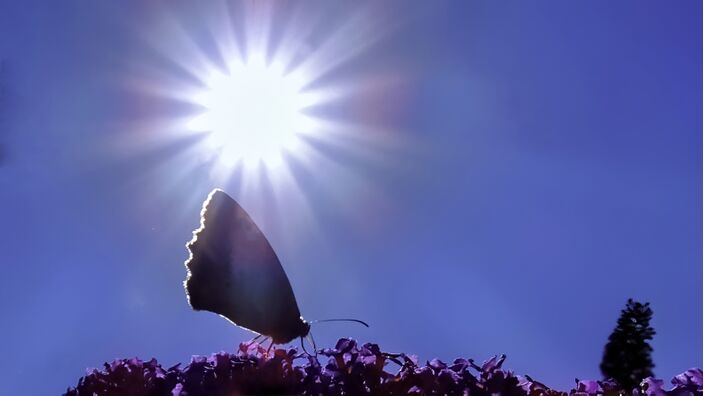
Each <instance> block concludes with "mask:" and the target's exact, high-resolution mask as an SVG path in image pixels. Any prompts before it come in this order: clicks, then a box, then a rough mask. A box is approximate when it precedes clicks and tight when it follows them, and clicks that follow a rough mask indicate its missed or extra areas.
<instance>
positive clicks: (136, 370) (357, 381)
mask: <svg viewBox="0 0 704 396" xmlns="http://www.w3.org/2000/svg"><path fill="white" fill-rule="evenodd" d="M504 359H505V356H503V355H502V356H495V357H493V358H491V359H489V360H487V361H485V362H484V363H482V364H481V365H480V364H476V363H475V362H474V361H472V360H471V359H469V360H467V359H455V361H454V362H452V363H444V362H442V361H440V360H437V359H433V360H432V361H430V362H426V363H425V364H422V365H421V364H418V362H417V359H415V358H414V357H412V356H409V355H406V354H403V353H385V352H382V351H381V350H380V349H379V346H378V345H376V344H364V345H362V346H359V345H357V343H356V341H354V340H351V339H347V338H342V339H340V340H339V341H338V342H337V345H335V348H333V349H323V350H321V351H320V353H319V355H318V356H317V357H315V356H310V355H307V354H304V353H299V351H298V350H297V349H296V348H289V349H274V350H271V351H270V352H269V353H268V354H267V351H266V348H264V347H262V346H261V345H259V344H257V343H243V344H240V347H239V350H238V351H237V352H235V353H227V352H220V353H216V354H214V355H212V356H210V357H205V356H194V357H193V358H192V359H191V362H190V363H189V364H188V365H187V366H185V367H183V368H181V367H180V366H181V365H180V364H177V365H175V366H173V367H170V368H167V369H164V368H162V367H161V365H159V364H158V363H157V361H156V360H155V359H152V360H149V361H142V360H139V359H136V358H135V359H121V360H115V361H113V362H112V363H110V364H108V363H106V364H105V365H104V369H103V370H97V369H94V370H92V371H90V372H89V373H88V374H87V375H86V376H85V377H83V378H81V379H80V380H79V381H78V386H76V387H75V388H69V389H68V390H67V391H66V393H65V395H80V396H83V395H167V396H186V395H188V396H196V395H223V396H224V395H228V396H231V395H342V394H344V395H445V394H447V395H530V396H533V395H535V396H539V395H568V394H569V395H614V396H615V395H619V389H618V386H617V385H616V382H613V381H577V382H576V385H575V388H574V389H572V390H570V391H569V392H562V391H556V390H552V389H549V388H548V387H546V386H545V385H543V384H541V383H540V382H538V381H535V380H534V379H532V378H531V377H529V376H527V375H525V376H521V375H514V374H513V373H512V372H511V371H506V370H504V369H502V364H503V363H504ZM671 383H672V386H667V388H669V389H667V390H666V389H665V388H666V386H665V385H664V383H663V381H662V380H658V379H654V378H646V379H643V381H642V382H640V384H639V386H638V388H636V389H633V390H630V389H629V390H628V391H627V392H624V393H622V394H627V395H648V396H662V395H677V396H685V395H701V394H702V370H701V369H690V370H687V371H686V372H684V373H682V374H680V375H678V376H676V377H675V378H673V379H672V381H671Z"/></svg>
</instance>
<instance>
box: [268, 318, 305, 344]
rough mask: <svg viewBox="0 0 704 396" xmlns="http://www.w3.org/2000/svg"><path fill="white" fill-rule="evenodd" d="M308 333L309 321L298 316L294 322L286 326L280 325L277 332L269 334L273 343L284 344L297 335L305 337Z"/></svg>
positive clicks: (297, 336)
mask: <svg viewBox="0 0 704 396" xmlns="http://www.w3.org/2000/svg"><path fill="white" fill-rule="evenodd" d="M309 333H310V322H307V321H306V320H305V319H303V318H302V317H299V319H298V320H297V321H295V323H291V324H290V325H288V326H282V327H281V329H280V330H279V331H278V334H277V333H274V334H270V336H271V338H272V340H273V341H274V344H286V343H288V342H290V341H291V340H294V339H296V338H299V337H305V336H307V335H308V334H309Z"/></svg>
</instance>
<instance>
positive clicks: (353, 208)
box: [0, 1, 702, 394]
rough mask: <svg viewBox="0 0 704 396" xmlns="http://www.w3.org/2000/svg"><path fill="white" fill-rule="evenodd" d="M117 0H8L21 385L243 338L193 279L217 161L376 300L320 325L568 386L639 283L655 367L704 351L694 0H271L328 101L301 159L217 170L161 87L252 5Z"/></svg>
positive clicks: (333, 311)
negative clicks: (192, 246)
mask: <svg viewBox="0 0 704 396" xmlns="http://www.w3.org/2000/svg"><path fill="white" fill-rule="evenodd" d="M120 4H121V6H119V7H118V6H117V3H113V4H112V5H108V3H106V2H87V1H83V2H79V1H68V2H32V1H30V2H3V3H2V4H1V5H0V58H2V59H3V60H4V62H5V67H4V70H3V72H2V74H1V75H0V76H1V77H0V78H2V80H1V81H0V85H1V86H2V95H3V97H2V102H0V103H2V106H3V108H2V109H1V111H2V113H0V116H1V121H0V128H1V129H0V131H1V132H2V134H1V135H0V145H1V150H2V153H3V154H2V161H3V162H2V163H0V218H2V220H3V224H4V227H3V230H2V234H1V235H0V241H2V242H1V244H2V251H3V259H2V262H3V274H2V277H0V304H2V312H3V313H4V315H5V320H4V321H3V323H4V324H3V326H0V335H2V339H3V345H4V346H3V348H2V350H3V351H4V354H5V359H3V360H1V361H0V372H2V373H3V374H2V375H0V389H3V390H4V392H7V394H19V393H23V392H22V389H31V390H32V391H31V392H29V393H32V394H57V393H59V392H61V391H63V390H64V389H65V388H66V387H67V386H70V385H75V383H76V381H77V380H78V378H79V377H80V376H81V375H83V373H84V370H85V369H86V368H87V367H99V366H101V365H102V363H103V362H104V361H106V360H111V359H113V358H117V357H132V356H139V357H141V358H146V359H148V358H151V357H156V358H157V359H159V360H160V361H161V362H163V364H165V365H172V364H175V363H177V362H186V361H188V359H189V358H190V356H191V355H193V354H209V353H211V352H216V351H219V350H223V349H225V350H231V349H232V348H233V347H234V346H235V345H236V344H237V343H239V342H241V341H244V340H247V339H249V338H251V334H250V333H248V332H245V331H242V330H240V329H237V328H235V327H233V326H231V325H229V324H228V323H227V322H226V321H225V320H223V319H221V318H219V317H217V316H216V315H213V314H209V313H196V312H193V311H192V310H191V309H190V308H189V307H188V305H187V303H186V298H185V295H184V292H183V289H182V284H181V282H182V281H183V279H184V277H185V268H184V267H183V261H184V260H185V259H186V255H187V252H186V249H185V247H184V244H185V242H186V241H188V240H189V239H190V237H191V231H192V230H193V229H194V228H196V227H197V226H198V213H199V210H200V205H201V202H202V200H203V199H205V197H206V195H207V193H208V192H209V191H210V190H211V189H212V188H215V187H220V188H223V189H224V190H225V191H227V192H228V193H229V194H230V195H232V196H233V197H234V198H235V199H237V200H238V201H239V202H240V203H241V204H242V206H243V207H244V208H245V209H246V210H247V211H248V212H249V213H250V215H251V216H252V218H253V219H255V221H257V223H258V224H259V225H260V228H261V229H262V230H263V232H264V233H265V234H266V235H267V237H268V239H269V240H270V242H271V244H272V246H273V247H274V249H275V250H276V251H277V253H278V255H279V257H280V259H281V262H282V263H283V265H284V267H285V270H286V272H287V273H288V276H289V279H290V280H291V284H292V286H293V289H294V292H295V293H296V296H297V299H298V304H299V307H300V309H301V312H302V314H303V316H304V317H305V318H307V319H323V318H330V317H356V318H359V319H363V320H365V321H367V322H369V323H370V324H371V326H372V327H371V328H370V329H366V328H363V327H361V326H357V325H355V324H346V323H329V324H328V323H326V324H320V325H318V326H315V327H314V328H313V331H314V334H315V337H316V341H317V342H318V344H319V345H321V346H324V345H330V344H331V343H333V342H334V340H335V339H337V338H338V337H341V336H351V337H355V338H357V339H358V340H360V341H361V342H367V341H372V342H377V343H379V344H380V345H381V347H382V349H385V350H389V351H404V352H407V353H415V354H418V355H419V356H420V358H421V359H430V358H432V357H439V358H441V359H444V360H451V359H453V358H455V357H459V356H463V357H472V358H474V359H476V360H483V359H486V358H489V357H491V356H493V355H494V354H499V353H506V354H507V355H508V359H507V361H506V363H505V367H507V368H510V369H512V370H514V371H516V372H517V373H522V374H529V375H531V376H532V377H533V378H535V379H537V380H539V381H543V382H545V383H546V384H548V385H549V386H553V387H557V388H561V389H569V388H570V386H571V385H572V384H573V380H574V378H575V377H578V378H599V377H600V373H599V370H598V366H599V362H600V360H601V354H602V352H603V346H604V344H605V343H606V340H607V338H608V336H609V334H610V332H611V330H612V329H613V327H614V326H615V324H616V320H617V318H618V314H619V311H620V309H621V308H622V307H623V306H624V304H625V303H626V300H627V299H628V298H629V297H633V298H635V299H637V300H640V301H648V302H650V303H651V305H652V308H653V310H654V319H653V322H652V325H653V326H654V327H655V329H656V331H657V335H656V336H655V339H654V341H653V342H652V345H653V347H654V354H653V358H654V362H655V364H656V367H655V373H656V375H657V376H659V377H662V378H664V379H665V380H666V381H669V379H670V378H671V377H672V376H674V375H675V374H678V373H680V372H682V371H684V370H685V369H687V368H689V367H692V366H699V367H701V365H702V355H701V351H702V281H701V280H702V245H701V241H702V223H701V219H702V195H701V194H702V184H701V183H702V173H701V170H702V166H701V164H702V157H701V147H702V133H701V131H702V124H701V120H702V91H701V87H702V75H701V70H702V69H701V67H702V52H701V50H702V42H701V37H702V36H701V31H702V21H701V15H702V8H701V7H702V5H701V2H696V1H680V2H675V3H673V2H665V1H620V2H611V1H592V2H579V3H576V2H569V3H566V2H560V1H540V2H531V3H527V2H520V1H513V2H508V1H481V2H480V1H477V2H462V1H456V2H447V3H443V4H444V5H437V3H433V4H435V7H431V6H430V5H428V6H420V3H413V4H411V3H410V2H405V1H403V2H384V3H376V2H374V3H369V4H359V5H355V6H353V5H352V4H353V2H350V3H336V4H337V5H332V4H330V3H328V2H323V1H321V2H300V3H298V5H297V6H295V7H294V6H288V7H289V8H287V9H278V8H274V9H273V16H272V24H271V26H270V37H271V40H270V43H269V49H270V50H271V51H272V52H274V50H275V49H276V48H279V47H285V45H283V44H281V45H279V44H280V43H284V42H287V43H289V44H290V43H293V44H295V45H296V46H297V47H296V48H298V49H297V51H298V52H296V53H297V54H299V56H300V59H299V61H300V62H301V63H305V60H306V59H307V58H312V59H316V60H317V62H318V63H317V66H316V67H317V69H315V68H314V71H316V72H317V73H318V74H317V76H316V78H315V80H314V81H312V82H311V84H310V85H311V87H313V88H317V89H328V90H330V91H333V92H342V93H343V94H342V95H340V96H339V97H337V98H336V99H334V100H331V101H329V102H326V103H323V104H321V105H319V106H317V107H315V108H313V109H311V110H310V111H311V114H313V115H315V116H316V117H320V118H321V119H325V120H328V121H330V122H331V123H334V125H335V126H334V127H329V128H328V129H326V132H325V133H326V134H324V135H323V137H321V138H313V139H310V140H309V141H307V142H306V144H307V145H308V146H309V148H310V150H309V151H307V152H309V153H311V154H310V156H307V155H303V156H298V157H291V158H288V163H287V165H288V166H287V168H288V172H289V174H288V175H289V178H288V179H287V181H286V180H285V181H284V182H280V178H279V177H278V176H276V175H269V174H266V173H265V172H260V173H258V174H248V175H245V174H242V173H237V172H235V173H233V174H231V175H230V176H229V177H223V176H222V174H220V175H219V176H218V175H217V172H216V167H217V164H214V163H213V162H212V161H208V160H204V159H203V158H202V156H203V155H205V154H207V153H203V152H200V151H198V150H197V149H194V147H196V146H198V144H199V139H200V137H199V136H198V135H184V133H183V130H182V128H181V127H180V126H179V122H181V121H182V120H183V119H186V118H188V117H189V116H192V115H193V113H194V111H196V110H195V107H194V105H193V104H189V103H188V102H187V101H185V100H184V99H183V98H182V97H167V94H168V93H169V92H172V93H173V94H174V96H178V95H179V94H182V93H183V92H185V91H184V87H191V86H194V85H197V84H198V78H200V76H198V75H194V74H197V72H194V70H198V67H199V66H198V65H199V63H198V62H201V61H202V59H198V58H197V57H194V56H192V55H193V54H194V53H197V54H201V55H202V56H203V58H204V59H206V60H208V61H210V62H213V63H216V64H217V63H218V62H221V61H222V58H223V57H224V56H222V54H220V53H219V52H218V50H217V48H218V44H219V43H221V42H222V41H223V40H227V37H229V38H230V40H234V41H235V42H238V40H240V41H241V40H242V39H241V36H242V35H243V34H244V33H243V32H245V31H247V30H248V29H251V28H252V27H251V26H250V25H253V24H254V28H257V24H256V23H253V20H249V19H248V18H247V17H246V16H245V14H244V7H242V5H241V4H235V5H234V6H232V7H229V8H227V7H226V8H224V9H221V8H217V7H214V6H213V7H212V8H208V7H209V6H204V5H200V6H196V5H195V3H185V2H163V3H162V2H137V1H135V2H120ZM212 4H213V5H214V4H215V3H212ZM278 4H282V3H278ZM354 4H358V2H354ZM198 7H200V8H198ZM277 7H281V6H280V5H279V6H277ZM223 10H224V11H223ZM223 12H224V13H225V14H228V15H230V16H231V17H232V21H233V22H232V23H233V26H232V29H230V33H229V35H228V34H225V33H223V32H224V30H226V29H225V27H226V26H221V25H219V23H220V22H219V21H222V19H223V18H222V16H223ZM247 26H250V27H249V28H247ZM287 40H288V41H287ZM289 44H286V45H289ZM194 48H196V49H197V51H194V50H193V49H194ZM179 128H181V129H179ZM245 180H247V182H245Z"/></svg>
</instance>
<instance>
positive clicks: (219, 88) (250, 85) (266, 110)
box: [189, 57, 311, 166]
mask: <svg viewBox="0 0 704 396" xmlns="http://www.w3.org/2000/svg"><path fill="white" fill-rule="evenodd" d="M206 81H207V86H208V87H207V90H206V91H205V92H202V93H200V94H199V95H198V96H197V97H196V98H195V101H196V103H198V104H200V105H202V106H203V107H204V109H205V111H204V112H203V113H202V114H200V115H198V116H197V117H196V118H194V119H193V120H192V121H191V122H190V125H189V126H190V127H191V129H193V130H197V131H203V132H206V133H208V138H207V142H208V144H209V145H210V146H211V147H212V148H213V149H214V150H215V151H216V152H217V154H218V157H219V159H220V160H221V161H222V162H223V163H224V164H227V165H235V164H237V163H239V162H240V161H242V162H243V163H244V164H245V165H257V164H260V163H263V164H264V165H268V166H272V165H277V164H278V163H280V162H281V161H282V159H283V157H282V154H283V152H284V151H290V152H295V151H296V148H297V147H298V145H299V144H300V141H299V139H300V135H301V134H302V133H304V132H305V131H306V129H307V128H308V127H309V120H308V118H307V117H306V116H305V115H304V114H303V113H302V112H301V111H302V109H303V108H304V107H306V106H307V105H310V104H311V101H310V98H309V97H307V96H306V95H305V94H303V93H302V92H301V88H302V82H301V81H300V78H298V79H297V78H295V77H294V76H293V75H291V74H285V73H284V71H283V68H281V67H277V66H276V65H267V64H266V62H264V60H263V58H262V57H252V58H250V59H248V61H247V62H246V63H239V64H235V65H231V66H230V67H229V72H228V73H227V74H221V73H220V74H215V75H213V76H211V77H210V78H208V79H207V80H206Z"/></svg>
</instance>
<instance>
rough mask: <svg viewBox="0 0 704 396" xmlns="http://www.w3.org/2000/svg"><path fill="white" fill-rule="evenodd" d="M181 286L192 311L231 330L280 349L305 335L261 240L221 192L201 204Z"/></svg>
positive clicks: (266, 244)
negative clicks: (227, 323) (218, 318)
mask: <svg viewBox="0 0 704 396" xmlns="http://www.w3.org/2000/svg"><path fill="white" fill-rule="evenodd" d="M186 246H187V247H188V250H189V251H190V257H189V259H188V260H187V261H186V264H185V265H186V268H187V270H188V275H187V277H186V281H185V282H184V287H185V289H186V295H187V297H188V302H189V304H190V305H191V307H192V308H193V309H194V310H204V311H210V312H214V313H216V314H218V315H220V316H222V317H224V318H226V319H228V320H229V321H231V322H232V323H234V324H235V325H237V326H240V327H243V328H245V329H248V330H251V331H254V332H256V333H259V334H262V335H265V336H269V337H271V339H272V341H273V342H274V343H276V344H284V343H287V342H289V341H291V340H293V339H295V338H298V337H304V336H306V335H307V334H308V333H309V331H310V324H309V323H308V322H306V321H305V320H304V319H303V318H302V317H301V314H300V311H299V310H298V305H297V303H296V298H295V296H294V294H293V289H292V288H291V284H290V282H289V280H288V278H287V276H286V273H285V272H284V269H283V267H282V266H281V263H280V261H279V259H278V257H277V256H276V253H275V252H274V250H273V249H272V247H271V245H270V244H269V242H268V241H267V239H266V237H265V236H264V234H263V233H262V232H261V231H260V230H259V228H258V227H257V225H256V224H255V223H254V221H252V219H251V218H250V217H249V215H248V214H247V212H245V210H244V209H243V208H242V207H241V206H240V205H239V204H238V203H237V202H236V201H235V200H234V199H232V198H231V197H230V196H229V195H227V194H226V193H225V192H223V191H222V190H219V189H216V190H213V191H212V192H211V193H210V195H209V196H208V199H206V201H205V203H204V204H203V210H202V211H201V227H200V228H199V229H197V230H196V231H194V233H193V239H192V240H191V241H190V242H188V244H187V245H186Z"/></svg>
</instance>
